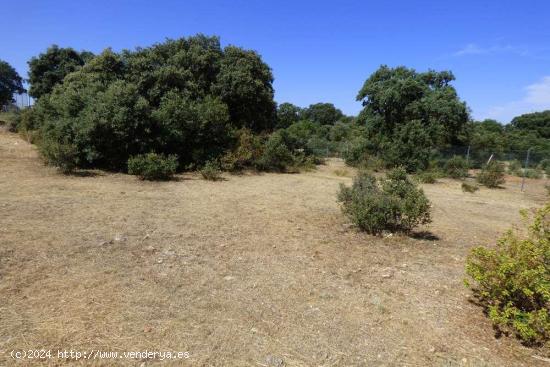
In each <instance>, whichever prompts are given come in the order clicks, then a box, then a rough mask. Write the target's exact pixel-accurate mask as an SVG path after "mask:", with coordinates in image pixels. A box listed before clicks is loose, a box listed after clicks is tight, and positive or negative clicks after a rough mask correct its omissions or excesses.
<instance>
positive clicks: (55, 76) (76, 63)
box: [29, 45, 94, 98]
mask: <svg viewBox="0 0 550 367" xmlns="http://www.w3.org/2000/svg"><path fill="white" fill-rule="evenodd" d="M93 56H94V55H93V54H92V53H90V52H88V51H83V52H78V51H75V50H73V49H72V48H61V47H59V46H57V45H52V46H51V47H49V48H48V49H47V50H46V52H44V53H41V54H40V55H38V56H37V57H33V58H32V59H31V60H30V61H29V83H30V84H31V87H30V89H29V94H30V95H31V96H33V97H35V98H40V97H42V96H43V95H45V94H47V93H50V92H51V91H52V90H53V87H55V86H56V85H57V84H59V83H61V82H63V79H64V78H65V76H67V74H69V73H72V72H73V71H76V70H78V69H79V68H80V67H81V66H82V65H84V63H86V61H88V60H89V59H91V58H92V57H93Z"/></svg>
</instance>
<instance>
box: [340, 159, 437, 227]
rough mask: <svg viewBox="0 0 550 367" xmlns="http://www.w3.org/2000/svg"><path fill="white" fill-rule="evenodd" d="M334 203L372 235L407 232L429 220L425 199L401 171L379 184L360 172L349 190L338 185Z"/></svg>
mask: <svg viewBox="0 0 550 367" xmlns="http://www.w3.org/2000/svg"><path fill="white" fill-rule="evenodd" d="M338 201H339V202H340V203H341V204H342V211H343V212H344V214H346V215H347V216H348V217H349V218H350V219H351V220H352V221H353V223H354V224H355V225H357V227H359V228H360V229H361V230H364V231H366V232H368V233H372V234H379V233H381V232H382V231H384V230H389V231H404V232H408V231H410V230H412V229H413V228H414V227H416V226H418V225H420V224H426V223H429V222H430V221H431V216H430V202H429V201H428V198H427V197H426V196H425V195H424V192H423V191H422V190H421V189H419V188H417V187H416V185H415V184H414V183H412V182H411V181H410V180H409V179H408V178H407V174H406V171H405V170H404V169H402V168H397V169H394V170H392V171H390V172H389V173H388V174H387V176H386V178H385V179H383V180H381V181H379V180H377V179H376V178H375V177H374V176H373V175H371V174H370V173H367V172H360V173H359V175H358V176H357V177H356V178H355V179H354V180H353V185H352V187H346V186H344V185H340V191H339V193H338Z"/></svg>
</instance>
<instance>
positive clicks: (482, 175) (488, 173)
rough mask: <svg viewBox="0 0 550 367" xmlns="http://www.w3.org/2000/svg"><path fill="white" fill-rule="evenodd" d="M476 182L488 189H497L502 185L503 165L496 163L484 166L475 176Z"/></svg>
mask: <svg viewBox="0 0 550 367" xmlns="http://www.w3.org/2000/svg"><path fill="white" fill-rule="evenodd" d="M477 181H478V182H479V183H480V184H482V185H485V186H487V187H489V188H495V187H499V186H500V185H502V184H503V183H504V165H503V164H502V163H500V162H496V161H492V162H490V163H489V164H486V165H485V166H484V167H483V168H482V169H481V172H479V174H478V175H477Z"/></svg>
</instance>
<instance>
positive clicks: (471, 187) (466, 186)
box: [462, 182, 479, 194]
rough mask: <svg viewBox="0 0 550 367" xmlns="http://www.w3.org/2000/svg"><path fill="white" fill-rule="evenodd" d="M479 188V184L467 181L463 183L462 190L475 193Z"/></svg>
mask: <svg viewBox="0 0 550 367" xmlns="http://www.w3.org/2000/svg"><path fill="white" fill-rule="evenodd" d="M477 190H479V186H477V185H473V184H469V183H467V182H463V183H462V191H464V192H469V193H470V194H473V193H474V192H476V191H477Z"/></svg>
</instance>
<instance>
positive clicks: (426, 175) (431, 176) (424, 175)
mask: <svg viewBox="0 0 550 367" xmlns="http://www.w3.org/2000/svg"><path fill="white" fill-rule="evenodd" d="M416 179H417V180H418V182H421V183H425V184H434V183H436V182H437V175H436V174H435V173H434V172H431V171H424V172H420V173H418V174H417V175H416Z"/></svg>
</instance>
